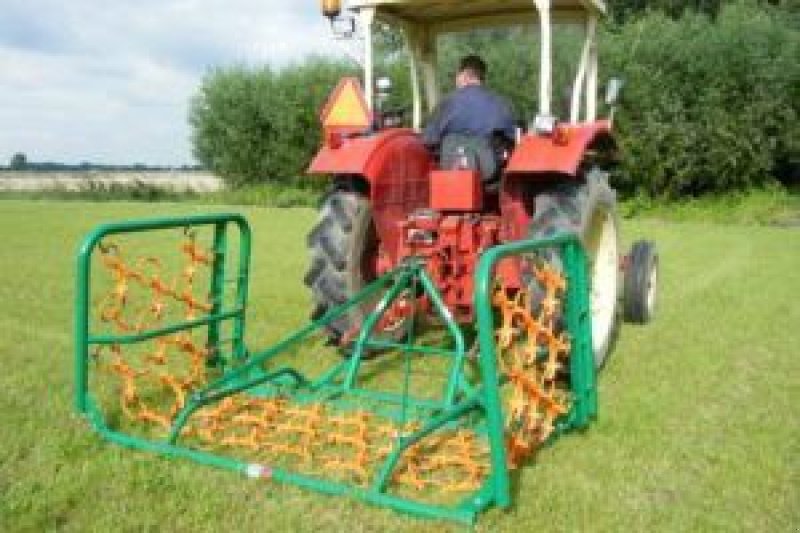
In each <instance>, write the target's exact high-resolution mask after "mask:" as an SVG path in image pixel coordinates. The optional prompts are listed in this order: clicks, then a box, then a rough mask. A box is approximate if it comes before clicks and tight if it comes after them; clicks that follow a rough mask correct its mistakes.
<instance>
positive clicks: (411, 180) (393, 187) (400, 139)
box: [308, 128, 434, 206]
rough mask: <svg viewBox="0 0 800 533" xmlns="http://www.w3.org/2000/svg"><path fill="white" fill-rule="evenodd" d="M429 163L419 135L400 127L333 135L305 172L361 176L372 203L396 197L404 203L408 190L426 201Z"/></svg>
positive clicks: (431, 158) (429, 155) (383, 201)
mask: <svg viewBox="0 0 800 533" xmlns="http://www.w3.org/2000/svg"><path fill="white" fill-rule="evenodd" d="M433 164H434V162H433V157H432V155H431V154H430V152H429V151H428V150H427V149H426V148H425V146H424V145H423V144H422V141H421V140H420V138H419V135H418V134H417V133H416V132H415V131H414V130H411V129H405V128H402V129H389V130H385V131H381V132H378V133H375V134H373V135H355V136H349V137H348V136H345V137H342V138H340V139H336V138H335V137H334V138H333V139H332V140H331V141H329V142H327V143H326V144H325V145H324V146H323V147H322V148H321V149H320V150H319V152H317V155H316V156H315V157H314V159H313V160H312V161H311V165H310V166H309V168H308V173H309V174H330V175H354V176H363V177H364V178H365V179H366V180H367V181H368V182H369V184H370V190H371V194H370V196H371V200H372V202H373V204H374V205H376V206H380V205H382V204H386V203H398V201H397V200H400V201H399V203H401V204H402V203H405V201H404V200H408V199H409V198H408V193H412V194H411V195H412V196H414V197H416V196H417V195H418V194H422V197H421V198H414V200H417V201H427V189H428V173H429V172H430V170H431V169H432V168H433ZM409 189H414V191H413V192H412V191H410V190H409ZM423 189H424V191H425V193H424V194H423ZM387 195H388V197H387ZM398 196H399V197H398ZM404 197H405V198H404ZM393 199H394V200H393ZM413 203H417V202H416V201H415V202H413Z"/></svg>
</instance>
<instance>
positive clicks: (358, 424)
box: [94, 235, 570, 493]
mask: <svg viewBox="0 0 800 533" xmlns="http://www.w3.org/2000/svg"><path fill="white" fill-rule="evenodd" d="M101 251H102V253H103V255H102V262H103V265H104V266H105V268H106V269H107V270H108V271H109V273H110V275H111V278H112V281H113V287H112V288H111V290H110V292H109V293H108V294H107V295H106V296H105V297H104V298H103V299H102V300H101V302H100V305H99V307H100V309H99V317H100V321H101V322H104V323H108V324H110V325H111V327H112V328H114V329H115V330H117V331H118V332H120V333H132V332H137V333H138V332H143V331H147V330H148V329H151V328H153V327H156V326H158V325H161V324H162V322H163V321H164V319H165V315H166V313H167V311H168V309H169V308H170V306H173V307H177V312H179V313H180V314H181V315H182V316H183V318H184V319H186V320H194V319H196V318H197V317H198V314H199V313H208V312H210V311H211V309H212V303H211V302H208V301H206V300H204V299H202V298H200V297H198V296H196V295H195V292H196V291H195V280H196V279H197V276H198V273H199V272H200V270H201V269H205V268H208V267H210V266H211V265H212V264H213V254H212V253H211V252H210V251H208V250H205V249H203V248H201V247H200V246H198V245H197V243H196V242H195V239H194V237H193V235H188V236H187V239H186V241H185V242H184V243H183V244H182V245H181V246H180V251H181V255H182V257H183V258H184V263H185V264H184V266H183V267H182V268H181V270H180V273H179V274H178V275H177V276H176V277H175V279H174V280H173V281H172V282H171V283H168V282H165V281H164V279H163V275H162V270H163V269H162V263H161V262H160V261H159V260H158V259H155V258H145V259H142V260H139V261H137V262H136V263H135V266H133V267H131V266H129V264H128V263H126V262H125V260H124V258H123V256H122V254H121V253H120V251H119V248H118V247H117V246H116V245H114V244H110V245H107V246H103V247H101ZM533 274H534V278H535V280H536V282H537V283H538V285H539V287H541V289H542V290H541V291H540V292H542V293H543V295H542V297H541V298H540V300H541V301H540V302H538V304H536V305H533V303H532V300H531V293H530V291H528V290H517V291H516V292H514V291H511V290H509V289H507V288H505V287H503V286H501V285H499V284H498V285H497V286H496V287H495V288H494V293H493V304H494V306H495V308H496V310H497V312H498V313H499V316H500V326H499V327H498V328H497V332H496V337H497V350H498V360H499V361H498V366H499V369H500V372H501V374H502V376H503V378H504V379H505V380H507V384H508V385H507V386H506V387H505V389H506V390H508V391H509V392H510V394H508V395H506V396H507V398H506V402H505V406H504V407H505V412H506V446H507V452H508V464H509V467H510V468H517V467H519V466H520V465H521V464H522V462H523V461H524V460H525V458H527V457H528V456H529V455H531V454H532V453H533V452H534V451H535V450H536V449H537V448H538V446H539V445H541V443H543V442H544V441H546V440H547V439H548V437H549V436H550V435H551V434H552V433H553V431H554V429H555V424H556V421H557V420H558V418H559V417H561V416H562V415H564V414H566V413H567V412H568V411H569V404H570V396H569V391H568V383H567V382H566V380H565V378H564V374H565V370H566V369H567V368H566V366H567V360H568V357H569V351H570V342H569V339H568V338H567V336H566V334H565V333H564V332H561V331H560V327H559V326H558V324H557V322H558V317H559V316H560V314H561V307H562V305H561V302H562V300H563V296H564V293H565V290H566V280H565V279H564V277H563V276H562V275H561V274H560V273H559V272H558V271H556V270H555V269H553V268H552V267H550V266H548V265H540V266H534V267H533ZM134 287H135V288H137V289H138V290H139V291H144V292H148V293H149V295H150V303H149V304H148V305H147V306H145V307H144V308H143V309H139V310H138V311H136V310H133V309H132V306H131V304H130V300H131V298H130V296H131V292H132V289H133V288H134ZM534 308H536V309H535V310H534ZM150 346H152V348H151V349H150V350H149V351H147V352H146V353H143V354H140V356H139V357H138V358H135V359H136V361H138V364H134V362H133V360H134V358H133V357H126V356H125V355H124V354H123V346H122V345H121V344H113V345H111V346H108V347H106V348H103V347H100V348H98V349H97V350H96V351H95V354H94V355H95V357H96V358H97V359H98V360H100V359H101V358H102V356H103V352H106V351H107V352H110V357H109V359H110V362H109V363H108V364H106V365H105V366H106V368H107V369H108V370H109V371H110V372H111V373H112V374H113V375H115V376H116V377H117V378H118V380H119V384H120V385H119V398H120V399H119V401H120V406H121V410H122V412H123V414H124V415H125V416H126V417H127V418H128V419H130V420H133V421H136V422H140V423H143V424H146V425H148V426H153V427H156V428H158V429H160V430H162V431H167V430H169V428H170V427H171V425H172V423H173V421H174V419H175V417H176V416H177V414H178V413H179V412H180V411H181V409H183V407H184V406H185V405H186V398H187V396H188V395H190V394H191V393H192V392H193V391H195V390H197V389H199V388H200V387H202V386H203V385H205V384H206V383H207V381H208V378H207V364H206V363H207V361H208V359H209V358H210V357H211V356H212V355H213V354H214V351H215V348H213V347H209V346H204V345H202V343H201V342H198V341H196V340H194V339H193V338H192V335H191V334H189V333H178V334H174V335H167V336H163V337H159V338H156V339H154V340H153V341H152V343H150ZM187 363H188V364H187ZM178 368H180V370H177V369H178ZM145 389H146V390H145ZM145 398H147V399H148V400H149V401H150V403H156V402H157V403H158V404H159V407H154V406H153V405H150V403H148V402H147V401H145ZM414 429H416V428H415V426H414V425H413V424H411V425H408V424H407V425H399V424H394V423H392V422H389V421H387V420H386V419H381V418H379V417H377V416H376V415H374V414H372V413H370V412H366V411H356V412H352V413H341V412H335V411H333V410H331V409H330V408H329V407H327V406H326V405H324V404H322V403H311V404H307V405H297V404H293V403H291V402H290V401H289V400H288V399H286V398H281V397H278V398H257V397H246V396H244V395H241V394H240V395H236V396H231V397H228V398H225V399H224V400H222V401H221V402H219V403H218V404H215V405H212V406H207V407H205V408H203V409H201V410H200V411H198V412H197V413H196V414H195V416H194V417H193V418H192V420H191V422H190V423H189V424H188V425H187V426H186V427H185V428H184V431H183V435H184V436H185V437H188V438H193V439H196V440H197V441H198V442H199V443H200V445H201V446H204V447H212V448H213V447H221V448H236V449H239V450H244V451H246V452H248V454H249V455H251V456H253V457H255V458H258V459H260V460H264V461H274V460H283V461H290V462H292V464H300V465H304V467H306V468H308V469H309V470H319V469H322V470H325V471H328V472H331V473H333V474H334V475H336V476H338V477H345V478H348V479H350V480H352V481H354V482H356V483H357V484H359V485H366V484H367V483H368V482H369V481H370V479H371V475H372V473H374V472H375V470H376V468H378V467H379V466H380V464H381V462H382V461H384V460H385V459H386V458H387V457H388V455H389V454H390V453H391V451H392V449H393V448H394V445H395V444H396V440H397V438H398V437H399V436H401V435H403V434H407V433H408V432H411V431H413V430H414ZM488 463H489V460H488V450H487V448H486V446H485V444H484V443H483V442H482V441H481V440H480V439H479V437H478V436H477V435H476V434H475V433H474V432H473V431H468V430H447V431H440V432H438V433H436V434H434V435H432V436H430V437H428V438H426V439H423V440H422V441H420V442H419V443H417V444H416V445H414V446H413V447H411V448H410V449H409V450H407V451H406V452H405V453H404V454H403V457H402V459H401V461H400V463H399V465H398V467H397V468H396V470H395V474H394V477H393V481H394V482H395V483H396V484H398V485H400V486H404V487H409V488H412V489H414V490H418V491H422V490H427V489H433V490H439V491H443V492H445V493H450V492H468V491H473V490H477V489H478V488H480V486H481V484H482V483H483V480H484V478H485V477H486V475H487V473H488V472H489V464H488Z"/></svg>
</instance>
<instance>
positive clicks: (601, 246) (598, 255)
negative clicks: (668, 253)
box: [590, 212, 618, 354]
mask: <svg viewBox="0 0 800 533" xmlns="http://www.w3.org/2000/svg"><path fill="white" fill-rule="evenodd" d="M601 224H602V226H601V228H600V230H599V232H598V233H599V235H597V237H596V239H595V240H594V243H593V244H594V247H593V248H592V249H590V251H591V254H592V256H591V260H592V292H591V306H592V348H593V349H594V353H595V354H597V353H598V352H600V351H601V350H603V349H604V348H605V347H606V345H607V344H608V341H609V337H610V335H611V329H612V325H613V321H614V313H615V309H616V300H617V270H618V255H617V232H616V226H615V223H614V217H613V216H612V215H611V213H609V212H604V213H603V214H602V222H601Z"/></svg>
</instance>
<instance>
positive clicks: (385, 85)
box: [375, 76, 392, 96]
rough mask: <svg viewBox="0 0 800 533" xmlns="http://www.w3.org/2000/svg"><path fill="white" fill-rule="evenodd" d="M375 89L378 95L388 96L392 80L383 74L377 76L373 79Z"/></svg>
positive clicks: (390, 91)
mask: <svg viewBox="0 0 800 533" xmlns="http://www.w3.org/2000/svg"><path fill="white" fill-rule="evenodd" d="M375 89H377V90H378V94H379V95H380V96H389V95H390V94H391V93H392V80H391V79H390V78H387V77H385V76H382V77H380V78H378V79H377V80H376V81H375Z"/></svg>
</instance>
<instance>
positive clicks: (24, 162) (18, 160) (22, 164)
mask: <svg viewBox="0 0 800 533" xmlns="http://www.w3.org/2000/svg"><path fill="white" fill-rule="evenodd" d="M27 166H28V158H27V156H26V155H25V154H23V153H22V152H17V153H16V154H14V155H13V156H12V157H11V161H10V162H9V164H8V168H10V169H11V170H24V169H25V168H26V167H27Z"/></svg>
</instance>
